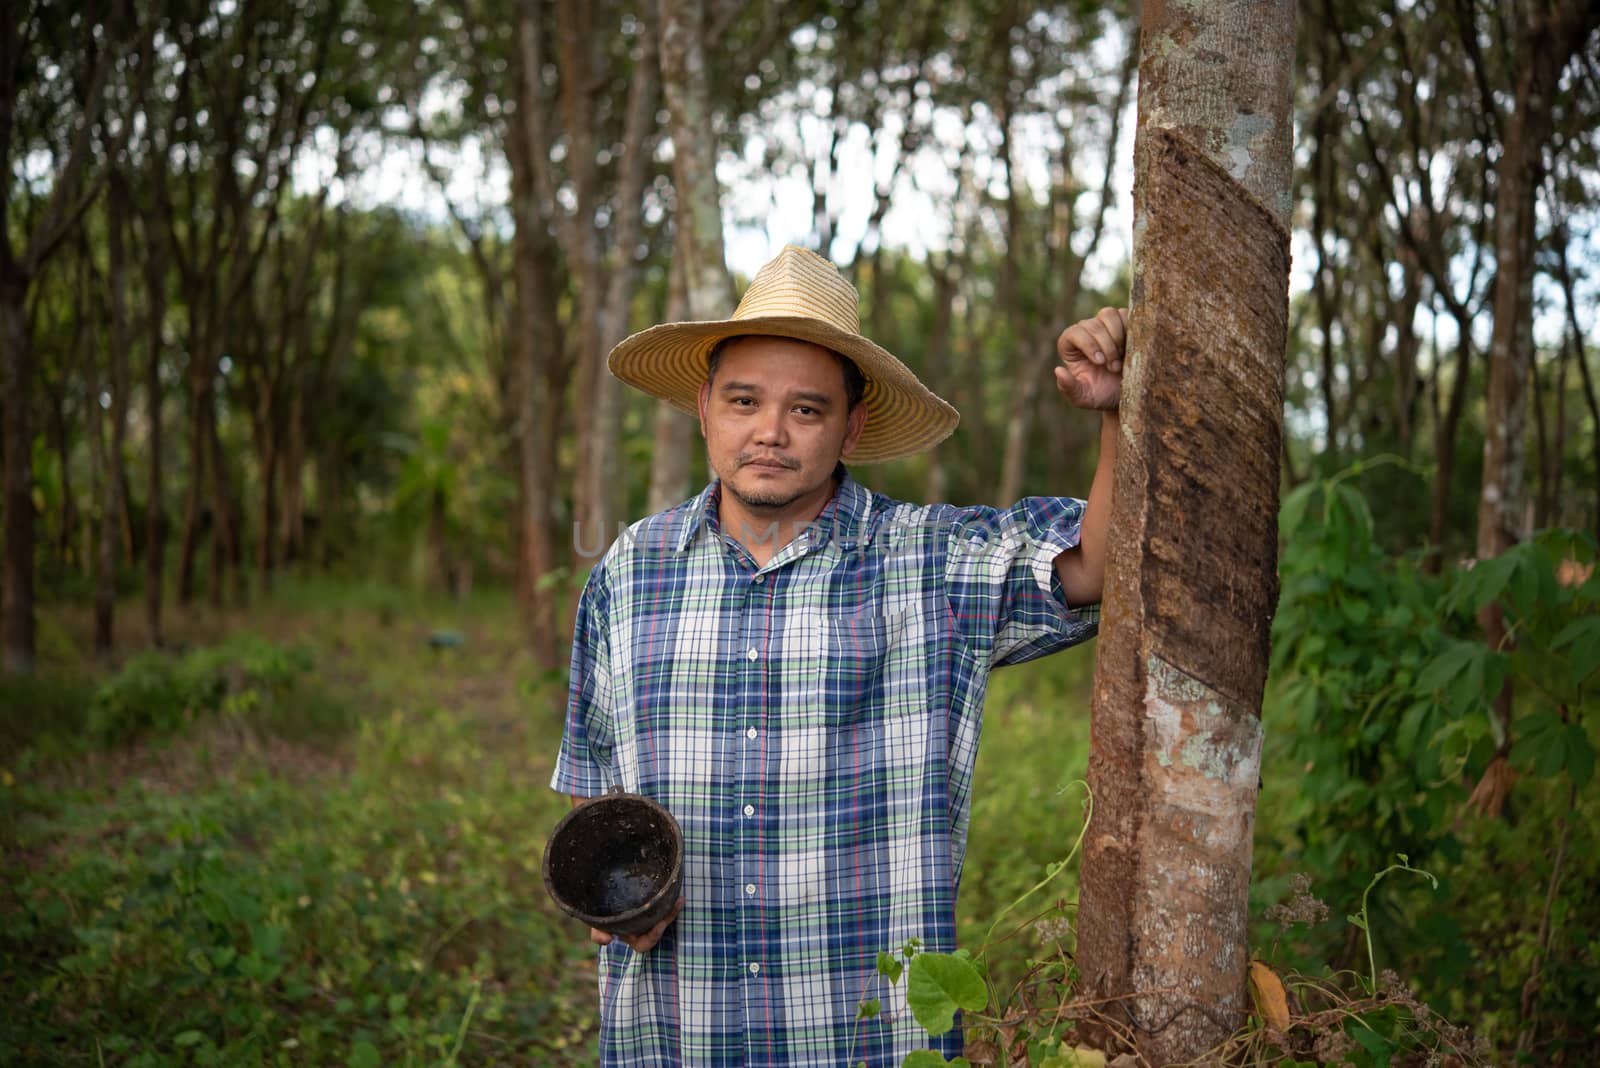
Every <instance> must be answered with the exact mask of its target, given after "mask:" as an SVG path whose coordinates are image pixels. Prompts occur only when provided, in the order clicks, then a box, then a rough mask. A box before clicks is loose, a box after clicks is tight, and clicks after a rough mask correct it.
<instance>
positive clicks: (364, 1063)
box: [349, 1038, 383, 1068]
mask: <svg viewBox="0 0 1600 1068" xmlns="http://www.w3.org/2000/svg"><path fill="white" fill-rule="evenodd" d="M382 1063H383V1058H382V1057H381V1056H379V1054H378V1047H377V1046H374V1045H373V1044H372V1043H371V1042H368V1041H367V1040H366V1039H364V1038H358V1039H356V1042H355V1045H353V1046H351V1047H350V1063H349V1068H378V1066H379V1065H380V1064H382Z"/></svg>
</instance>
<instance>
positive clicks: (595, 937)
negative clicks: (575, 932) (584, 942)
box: [589, 927, 611, 946]
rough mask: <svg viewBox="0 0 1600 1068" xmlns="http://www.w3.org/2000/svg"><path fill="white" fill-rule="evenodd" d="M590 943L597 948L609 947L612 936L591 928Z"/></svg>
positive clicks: (596, 928)
mask: <svg viewBox="0 0 1600 1068" xmlns="http://www.w3.org/2000/svg"><path fill="white" fill-rule="evenodd" d="M589 941H591V942H593V943H594V944H595V945H597V946H609V945H610V944H611V936H610V935H609V934H607V933H606V932H604V931H602V930H600V928H598V927H591V928H589Z"/></svg>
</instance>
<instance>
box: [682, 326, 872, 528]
mask: <svg viewBox="0 0 1600 1068" xmlns="http://www.w3.org/2000/svg"><path fill="white" fill-rule="evenodd" d="M866 421H867V410H866V405H857V406H856V407H855V409H854V410H851V409H850V408H849V401H848V398H847V397H846V396H845V387H844V369H843V368H842V367H840V365H839V361H838V359H837V358H836V357H835V356H834V355H833V353H831V352H829V351H828V350H827V349H825V348H822V347H821V346H820V345H813V344H811V343H809V342H805V341H795V340H793V339H791V338H782V337H746V338H740V339H739V340H737V341H734V342H733V343H731V344H730V345H728V346H727V347H726V348H725V349H723V351H722V357H721V361H720V363H719V364H718V366H717V371H716V380H715V381H713V382H709V383H707V384H706V385H704V386H702V387H700V432H701V433H702V434H704V435H705V439H706V453H707V455H708V457H709V458H710V461H711V469H712V471H714V472H715V473H716V475H717V477H718V478H720V479H721V480H722V485H723V486H724V487H725V488H726V489H727V490H728V491H729V492H730V493H732V494H733V496H734V497H735V498H737V499H738V501H739V502H740V503H741V504H743V505H745V507H747V508H749V509H750V510H752V511H754V512H756V513H758V514H773V513H780V512H782V511H784V510H785V509H787V508H789V507H790V506H792V505H805V504H809V503H811V500H812V499H818V500H819V507H820V503H822V502H825V501H826V500H827V497H828V496H831V495H832V492H833V486H832V477H833V471H834V467H835V465H836V464H837V463H838V462H839V458H840V457H841V456H843V455H845V454H847V453H849V452H850V450H851V449H853V448H855V444H856V441H857V440H858V439H859V438H860V437H861V431H862V429H863V428H864V427H865V426H866Z"/></svg>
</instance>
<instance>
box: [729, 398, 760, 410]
mask: <svg viewBox="0 0 1600 1068" xmlns="http://www.w3.org/2000/svg"><path fill="white" fill-rule="evenodd" d="M733 403H734V404H735V405H736V406H739V407H746V408H747V407H749V406H750V405H752V404H754V403H755V400H754V399H753V398H751V397H735V398H733Z"/></svg>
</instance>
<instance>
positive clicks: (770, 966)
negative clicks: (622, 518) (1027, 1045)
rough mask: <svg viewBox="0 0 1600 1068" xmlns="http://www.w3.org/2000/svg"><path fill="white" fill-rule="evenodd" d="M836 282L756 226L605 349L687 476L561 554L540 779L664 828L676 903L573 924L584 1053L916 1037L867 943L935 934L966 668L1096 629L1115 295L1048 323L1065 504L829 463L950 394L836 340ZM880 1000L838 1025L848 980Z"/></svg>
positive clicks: (1117, 353) (876, 1054) (891, 437)
mask: <svg viewBox="0 0 1600 1068" xmlns="http://www.w3.org/2000/svg"><path fill="white" fill-rule="evenodd" d="M858 322H859V320H858V317H857V302H856V294H855V290H854V289H853V288H852V287H851V286H850V285H849V284H848V283H847V282H846V281H845V280H844V279H843V278H842V277H840V275H839V274H838V272H837V271H836V270H835V269H834V267H833V265H832V264H831V263H829V262H828V261H826V260H824V259H822V258H821V257H818V256H816V255H814V254H812V253H809V252H806V251H804V250H802V249H798V248H793V247H790V248H786V249H785V250H784V251H783V252H782V253H781V254H780V255H779V256H778V257H777V258H776V259H775V260H773V261H772V262H771V263H768V264H767V265H766V266H765V267H763V268H762V269H761V271H760V272H759V273H758V274H757V275H756V278H755V280H754V281H753V282H752V283H751V286H750V289H749V291H748V292H747V293H746V294H745V296H744V299H743V300H741V301H740V303H739V308H738V310H737V311H736V312H735V313H734V316H733V318H732V319H730V320H725V321H720V322H709V323H672V324H666V325H663V326H657V327H654V328H652V329H650V330H646V331H644V332H643V333H640V334H636V335H634V336H633V337H631V338H629V339H627V340H626V341H624V342H623V343H622V344H620V345H618V346H617V348H616V349H614V350H613V351H612V353H611V356H610V361H609V364H610V367H611V370H612V372H613V373H615V374H616V375H617V376H618V377H619V378H621V379H622V380H623V381H625V382H628V383H629V384H631V385H634V386H636V387H638V388H640V389H643V390H645V391H646V392H648V393H650V394H652V395H654V396H656V397H660V398H661V399H663V400H666V401H668V402H669V403H672V404H674V405H676V406H678V407H680V408H683V409H685V410H690V411H694V412H696V413H697V414H698V416H699V419H700V429H701V432H702V434H703V435H704V436H705V440H706V450H707V454H708V457H709V460H710V466H711V469H712V471H713V473H714V474H715V476H716V477H715V480H714V481H713V482H712V483H711V485H710V486H708V487H707V488H706V489H705V490H704V491H703V492H702V493H700V494H699V495H698V496H697V497H695V498H694V499H693V500H690V501H688V502H686V503H685V504H682V505H680V506H678V507H676V508H673V509H671V510H669V511H666V512H663V513H660V514H659V515H654V516H650V517H648V518H646V519H643V520H641V521H639V522H638V523H636V524H634V525H633V527H632V528H630V529H629V531H628V532H627V534H626V535H625V536H623V537H621V538H619V539H618V540H617V542H616V543H615V544H614V545H613V546H612V547H611V549H610V551H609V552H608V553H607V554H606V556H605V558H604V559H603V560H602V561H601V563H600V564H599V565H598V566H597V567H596V568H595V569H594V571H593V573H592V574H591V575H590V577H589V581H588V584H587V585H586V586H585V588H584V591H583V596H582V600H581V602H580V604H579V609H578V615H577V624H576V633H575V636H574V641H573V655H572V678H571V694H570V700H569V705H568V713H567V724H566V733H565V736H564V738H563V741H562V746H561V754H560V757H559V759H558V762H557V767H556V771H555V775H554V777H553V779H552V782H551V785H552V787H553V788H554V789H556V790H558V791H561V792H564V793H567V794H570V795H572V797H573V803H574V804H578V803H581V800H582V799H583V798H587V797H592V796H595V795H598V794H601V793H603V792H605V791H606V790H607V789H608V788H610V787H611V786H613V785H620V786H622V787H623V788H624V789H626V790H629V791H633V792H637V793H641V794H644V795H646V796H648V797H650V798H652V799H654V800H656V801H658V802H660V803H661V804H663V805H665V806H666V807H667V809H669V810H670V811H671V812H672V813H673V815H674V816H675V817H676V818H677V820H678V821H679V823H680V825H681V826H682V829H683V834H684V881H683V887H684V889H683V900H682V901H680V902H679V906H678V910H677V911H676V912H675V913H674V914H673V916H672V917H669V918H668V920H667V921H665V922H664V923H663V924H662V925H661V926H659V927H657V928H656V929H655V930H653V931H651V932H649V933H647V934H645V935H642V936H638V937H630V938H626V939H617V940H613V939H611V937H610V936H608V935H606V934H604V933H603V932H599V931H592V932H591V936H592V937H593V938H594V940H595V941H596V942H599V943H600V944H601V945H602V947H603V948H602V950H601V951H600V956H601V967H600V1002H601V1005H600V1011H601V1035H600V1058H601V1063H602V1064H605V1065H619V1066H621V1065H626V1066H629V1068H637V1066H650V1068H655V1066H661V1068H666V1066H674V1068H675V1066H679V1065H681V1066H684V1068H690V1066H693V1068H722V1066H734V1065H739V1066H751V1068H754V1066H758V1065H762V1066H765V1065H785V1066H787V1065H841V1066H843V1065H856V1064H859V1063H861V1062H862V1061H865V1062H866V1063H867V1064H868V1065H870V1066H872V1068H878V1066H880V1065H882V1066H891V1065H892V1066H898V1065H899V1064H900V1062H901V1060H902V1058H903V1057H904V1055H905V1054H906V1052H908V1051H909V1050H912V1049H918V1048H927V1047H929V1046H930V1045H931V1046H933V1047H934V1048H941V1049H943V1051H944V1052H945V1053H946V1054H947V1055H953V1054H955V1053H957V1052H959V1047H960V1036H959V1033H952V1034H951V1035H948V1036H945V1037H944V1038H943V1039H940V1040H932V1039H930V1037H929V1036H928V1034H927V1032H925V1031H923V1030H922V1029H921V1028H919V1027H918V1026H917V1025H916V1022H915V1020H914V1019H913V1018H912V1016H911V1014H910V1012H909V1011H908V1010H907V1008H906V1004H905V995H904V984H903V983H902V984H899V985H898V986H896V987H893V988H891V987H889V985H888V984H887V983H886V982H883V981H882V980H881V979H880V978H879V977H878V976H877V974H876V971H875V961H876V957H877V954H878V952H879V951H880V950H891V951H892V950H895V949H898V948H899V947H901V946H902V945H904V944H905V943H906V942H907V941H908V940H909V939H913V938H915V939H920V940H921V942H922V944H923V945H924V946H925V947H926V948H927V949H931V950H940V951H946V952H948V951H950V950H952V949H954V948H955V945H954V942H955V897H956V887H957V884H958V882H959V880H960V876H961V862H962V858H963V855H964V853H965V846H966V831H967V817H968V812H969V808H970V805H969V788H970V784H971V779H972V770H973V764H974V761H975V759H976V755H977V743H978V734H979V725H980V717H981V714H982V709H983V694H984V688H985V686H986V683H987V677H988V672H989V671H990V670H991V669H992V668H994V667H998V666H1001V665H1003V664H1011V663H1017V662H1020V661H1023V660H1028V659H1032V658H1033V657H1036V656H1041V655H1043V654H1045V653H1048V652H1053V651H1055V650H1058V649H1061V648H1065V647H1066V646H1068V645H1071V644H1073V643H1075V642H1079V641H1082V640H1084V639H1086V638H1088V637H1090V636H1091V635H1093V633H1094V631H1095V627H1096V624H1097V619H1098V616H1097V612H1096V610H1095V608H1094V607H1093V606H1094V605H1095V604H1096V603H1097V602H1098V601H1099V599H1100V590H1101V581H1102V576H1103V574H1104V561H1105V533H1106V523H1107V513H1108V509H1109V507H1110V500H1109V497H1110V487H1111V469H1112V462H1113V459H1114V454H1115V450H1116V441H1117V433H1118V431H1117V423H1116V405H1117V397H1118V392H1119V389H1120V385H1121V358H1122V344H1123V338H1124V330H1125V325H1124V319H1123V316H1122V314H1121V313H1120V312H1118V311H1116V310H1114V309H1107V310H1105V311H1103V312H1101V313H1100V315H1099V316H1097V317H1096V318H1095V319H1091V320H1085V321H1084V322H1080V323H1078V324H1076V325H1075V326H1073V327H1071V328H1069V329H1068V330H1067V331H1066V332H1065V333H1063V334H1062V336H1061V341H1060V343H1059V348H1060V353H1061V357H1062V366H1061V367H1058V368H1057V369H1056V384H1057V386H1058V388H1059V389H1060V391H1061V392H1062V394H1063V395H1064V396H1066V398H1067V399H1068V400H1069V401H1071V402H1072V403H1073V404H1075V405H1077V406H1079V407H1082V408H1089V409H1097V410H1100V411H1102V412H1103V413H1104V414H1103V420H1102V433H1101V445H1100V458H1099V463H1098V467H1097V468H1096V472H1095V477H1094V482H1093V486H1092V488H1091V490H1090V494H1089V499H1088V501H1087V503H1085V502H1081V501H1076V500H1071V499H1067V498H1030V499H1027V500H1024V501H1022V502H1020V503H1018V504H1017V505H1015V506H1014V507H1012V508H1010V509H1005V510H998V509H993V508H982V507H975V508H956V507H953V506H950V505H933V506H928V507H917V506H912V505H907V504H902V503H900V502H896V501H892V500H890V499H888V498H886V497H883V496H881V495H879V494H875V493H871V492H869V491H868V490H866V489H864V488H863V487H862V486H861V485H860V484H859V483H857V482H856V481H855V480H854V479H853V478H851V477H850V475H849V474H848V472H847V471H846V470H845V468H844V467H843V465H842V464H841V462H840V461H841V459H847V460H851V461H855V462H872V461H878V460H887V459H891V458H894V457H896V456H903V455H907V454H910V453H914V452H917V451H920V450H922V449H925V448H929V447H931V446H933V445H934V444H936V443H937V442H939V441H940V440H942V439H943V438H945V437H946V436H948V435H949V434H950V432H951V431H952V430H953V429H954V428H955V424H956V421H957V418H958V417H957V415H956V412H955V410H954V409H953V408H951V407H950V406H949V405H948V404H946V403H945V402H944V401H942V400H940V399H939V398H938V397H936V396H934V395H933V394H932V393H931V392H929V391H928V390H927V388H926V387H924V386H923V385H922V383H921V382H919V381H918V380H917V379H916V376H915V375H914V374H912V372H911V371H910V370H909V369H908V368H907V367H906V366H905V365H904V364H903V363H901V362H900V361H899V360H897V359H896V358H895V357H893V356H892V355H890V354H889V353H888V352H886V351H884V350H883V349H881V348H879V347H878V346H877V345H875V344H874V343H872V342H871V341H869V340H867V339H866V338H864V337H862V336H861V334H860V332H859V326H858ZM871 998H877V999H879V1000H881V1002H882V1005H883V1008H882V1011H881V1012H880V1013H879V1014H878V1015H877V1016H876V1017H875V1018H872V1019H868V1020H861V1021H857V1019H856V1016H857V1007H858V1006H859V1004H860V1003H861V1002H862V1001H864V1000H867V999H871Z"/></svg>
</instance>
